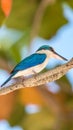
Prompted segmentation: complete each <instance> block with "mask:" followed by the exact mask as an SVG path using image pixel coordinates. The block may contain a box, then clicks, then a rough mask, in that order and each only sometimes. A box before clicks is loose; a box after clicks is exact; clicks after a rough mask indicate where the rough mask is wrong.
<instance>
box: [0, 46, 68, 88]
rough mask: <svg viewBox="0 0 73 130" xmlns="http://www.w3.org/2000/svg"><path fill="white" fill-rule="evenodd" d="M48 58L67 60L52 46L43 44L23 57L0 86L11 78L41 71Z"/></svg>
mask: <svg viewBox="0 0 73 130" xmlns="http://www.w3.org/2000/svg"><path fill="white" fill-rule="evenodd" d="M50 58H56V59H59V60H65V61H67V59H66V58H64V57H63V56H61V55H59V54H58V53H57V52H56V51H55V50H54V49H53V48H52V47H50V46H49V45H43V46H41V47H40V48H39V49H38V50H37V51H36V52H35V53H33V54H31V55H29V56H28V57H26V58H24V59H23V60H22V61H20V62H19V63H18V64H17V65H16V66H15V67H14V69H13V70H12V71H11V73H10V76H9V78H8V79H7V80H6V81H5V82H4V83H3V84H2V85H1V87H3V86H4V85H5V84H7V82H9V81H10V80H11V79H14V78H18V77H26V76H30V75H35V74H37V73H39V72H41V71H42V70H43V69H44V68H45V67H46V66H47V64H48V62H49V60H50Z"/></svg>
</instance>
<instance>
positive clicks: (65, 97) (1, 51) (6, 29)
mask: <svg viewBox="0 0 73 130" xmlns="http://www.w3.org/2000/svg"><path fill="white" fill-rule="evenodd" d="M44 44H47V45H50V46H52V47H54V48H55V50H56V51H57V52H58V53H59V54H61V55H62V56H64V57H65V58H67V59H68V60H70V59H71V58H72V57H73V0H0V85H1V84H2V83H3V82H4V81H5V80H6V78H7V77H8V76H9V73H10V72H11V70H12V69H13V67H14V66H15V65H16V64H17V63H18V62H19V61H20V60H22V59H23V58H25V57H26V56H28V55H30V54H31V53H34V52H35V51H36V50H37V49H38V48H39V47H40V46H41V45H44ZM64 63H65V62H63V61H59V60H55V59H52V60H50V62H49V64H48V65H47V67H46V69H45V70H44V71H47V70H48V69H52V68H54V67H56V66H58V65H61V64H64ZM12 82H14V81H10V83H8V84H11V83H12ZM0 130H73V70H70V71H69V72H68V73H67V74H66V75H65V76H63V77H62V78H61V79H59V80H57V81H56V82H52V83H48V84H45V85H44V86H40V87H34V88H25V89H20V90H18V91H14V92H13V93H10V94H7V95H4V96H0Z"/></svg>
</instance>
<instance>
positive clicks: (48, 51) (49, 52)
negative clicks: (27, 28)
mask: <svg viewBox="0 0 73 130" xmlns="http://www.w3.org/2000/svg"><path fill="white" fill-rule="evenodd" d="M36 52H37V53H45V54H47V56H49V57H50V58H56V59H59V60H65V61H67V59H66V58H64V57H63V56H61V55H59V54H58V53H57V52H56V51H55V50H54V49H53V48H52V47H50V46H48V45H43V46H41V47H40V48H39V49H38V50H37V51H36Z"/></svg>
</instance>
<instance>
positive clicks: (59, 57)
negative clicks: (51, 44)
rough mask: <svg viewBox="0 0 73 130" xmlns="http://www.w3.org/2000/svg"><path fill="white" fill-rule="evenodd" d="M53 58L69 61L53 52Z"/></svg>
mask: <svg viewBox="0 0 73 130" xmlns="http://www.w3.org/2000/svg"><path fill="white" fill-rule="evenodd" d="M53 57H54V58H56V59H59V60H65V61H68V60H67V59H66V58H64V57H63V56H61V55H59V54H58V53H57V52H55V51H54V52H53Z"/></svg>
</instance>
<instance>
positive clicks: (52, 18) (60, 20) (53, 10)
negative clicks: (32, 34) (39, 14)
mask: <svg viewBox="0 0 73 130" xmlns="http://www.w3.org/2000/svg"><path fill="white" fill-rule="evenodd" d="M66 23H67V20H66V19H65V18H64V16H63V9H62V5H61V3H60V2H58V1H57V2H56V3H55V4H53V5H50V6H48V7H47V9H46V11H45V13H44V17H43V20H42V24H41V27H40V32H39V35H40V37H44V38H47V39H48V38H51V37H52V36H53V35H55V33H56V32H57V30H58V29H59V28H60V27H61V26H63V25H64V24H66Z"/></svg>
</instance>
